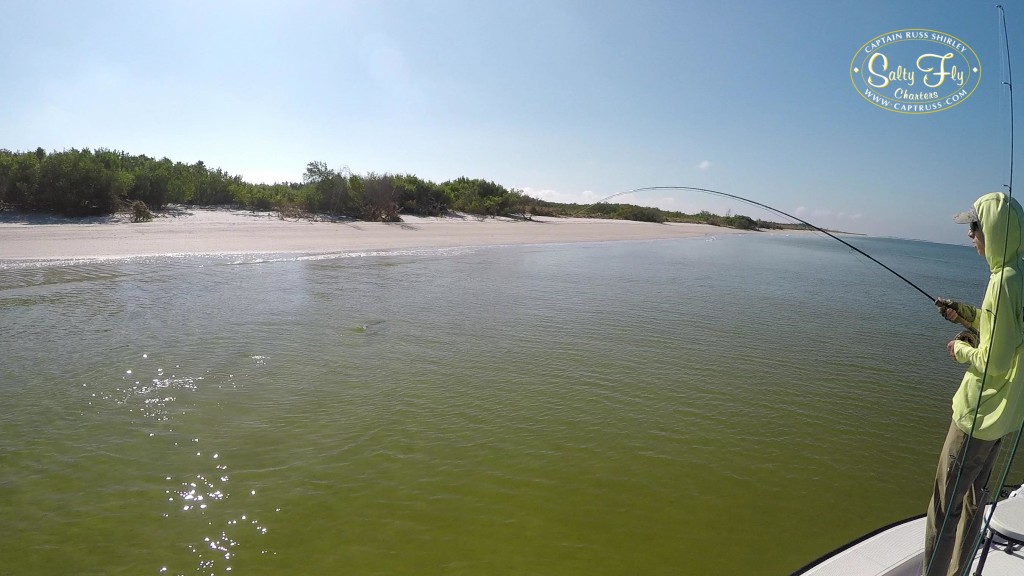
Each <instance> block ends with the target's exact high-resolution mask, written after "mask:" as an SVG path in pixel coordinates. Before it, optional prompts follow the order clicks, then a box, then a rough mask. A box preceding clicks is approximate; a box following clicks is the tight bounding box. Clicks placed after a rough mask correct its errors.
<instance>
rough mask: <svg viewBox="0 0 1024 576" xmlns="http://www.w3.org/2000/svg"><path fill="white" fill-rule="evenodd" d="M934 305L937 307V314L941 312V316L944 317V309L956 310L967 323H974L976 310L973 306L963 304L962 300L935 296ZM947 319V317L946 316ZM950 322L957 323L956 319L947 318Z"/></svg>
mask: <svg viewBox="0 0 1024 576" xmlns="http://www.w3.org/2000/svg"><path fill="white" fill-rule="evenodd" d="M935 305H936V306H938V308H939V314H942V317H943V318H946V311H947V310H952V311H954V312H956V314H957V316H959V317H960V318H962V319H963V320H964V321H965V322H967V323H968V324H973V323H974V316H975V314H976V311H975V309H974V307H973V306H971V305H969V304H964V303H963V302H957V301H955V300H949V299H946V298H936V299H935ZM946 320H949V318H946ZM949 321H950V322H953V323H957V320H949Z"/></svg>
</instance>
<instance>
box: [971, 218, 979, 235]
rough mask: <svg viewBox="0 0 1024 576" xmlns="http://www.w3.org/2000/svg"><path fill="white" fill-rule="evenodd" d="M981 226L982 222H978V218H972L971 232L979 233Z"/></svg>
mask: <svg viewBox="0 0 1024 576" xmlns="http://www.w3.org/2000/svg"><path fill="white" fill-rule="evenodd" d="M979 228H981V222H978V221H977V220H972V221H971V234H977V233H978V229H979Z"/></svg>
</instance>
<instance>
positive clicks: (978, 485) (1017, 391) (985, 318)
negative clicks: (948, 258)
mask: <svg viewBox="0 0 1024 576" xmlns="http://www.w3.org/2000/svg"><path fill="white" fill-rule="evenodd" d="M954 221H955V222H957V223H959V224H968V225H970V230H969V231H968V233H967V237H968V238H970V239H971V241H972V243H973V244H974V248H975V249H976V250H977V251H978V254H979V255H981V256H983V257H984V258H985V260H986V261H987V262H988V267H989V270H990V272H991V274H990V276H989V280H988V288H986V290H985V299H984V301H983V302H982V305H981V307H980V308H976V307H974V306H971V305H969V304H964V303H961V302H954V301H952V300H946V299H943V298H939V299H937V300H936V301H935V305H936V306H938V307H939V312H940V313H941V314H942V315H943V317H944V318H946V320H949V321H950V322H954V323H959V324H962V325H963V326H965V327H966V328H967V329H966V330H964V331H963V332H961V333H960V334H958V335H957V337H956V338H954V339H953V340H950V341H949V343H948V344H947V345H946V351H947V352H948V353H949V355H950V356H951V357H953V358H954V359H955V360H956V361H957V362H959V363H960V364H966V365H967V372H966V373H965V374H964V377H963V380H962V381H961V382H960V388H959V389H958V390H957V392H956V394H955V395H954V396H953V421H952V423H951V424H950V427H949V432H948V433H947V435H946V442H945V445H943V447H942V453H941V454H939V465H938V468H937V470H936V474H935V487H934V490H933V492H932V497H931V503H930V504H929V506H928V524H927V527H926V531H925V548H924V565H923V568H922V574H924V576H952V575H959V574H967V571H968V570H970V565H971V563H972V561H973V559H974V552H975V550H976V549H977V544H978V542H979V541H980V534H979V533H980V531H981V526H982V523H983V520H984V514H979V513H978V508H979V506H984V504H985V502H986V500H987V497H988V492H987V489H986V485H987V484H988V480H989V475H990V474H991V472H992V467H993V464H994V463H995V460H996V455H997V454H998V452H999V446H1000V442H1001V439H1002V438H1003V437H1004V436H1006V435H1008V434H1010V433H1015V432H1016V431H1017V430H1018V429H1019V428H1020V426H1021V422H1022V418H1024V368H1022V369H1021V370H1019V371H1018V363H1019V362H1020V360H1021V356H1022V352H1024V318H1022V310H1024V275H1022V272H1024V263H1022V261H1021V258H1022V257H1024V246H1022V245H1021V241H1022V237H1024V232H1022V229H1021V226H1022V225H1024V210H1022V209H1021V205H1020V204H1019V203H1018V202H1017V200H1016V199H1014V198H1012V197H1009V196H1007V195H1006V194H1003V193H1001V192H993V193H991V194H985V195H984V196H982V197H980V198H978V199H977V200H976V201H975V202H974V205H973V206H972V208H971V209H970V210H968V211H966V212H962V213H960V214H957V215H956V216H955V217H954ZM979 394H980V398H981V400H980V402H979Z"/></svg>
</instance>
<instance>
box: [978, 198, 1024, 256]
mask: <svg viewBox="0 0 1024 576" xmlns="http://www.w3.org/2000/svg"><path fill="white" fill-rule="evenodd" d="M974 209H975V211H977V213H978V220H979V221H980V222H981V231H982V233H983V234H984V235H985V260H987V261H988V267H989V270H991V271H992V272H995V271H996V270H998V269H1000V268H1002V267H1003V266H1004V265H1006V264H1007V263H1009V262H1014V261H1016V260H1019V259H1020V257H1021V252H1022V249H1024V246H1021V225H1022V224H1024V209H1021V206H1020V203H1019V202H1017V199H1016V198H1010V197H1008V196H1007V195H1006V194H1003V193H1002V192H992V193H989V194H985V195H984V196H982V197H981V198H978V199H977V200H976V201H975V202H974Z"/></svg>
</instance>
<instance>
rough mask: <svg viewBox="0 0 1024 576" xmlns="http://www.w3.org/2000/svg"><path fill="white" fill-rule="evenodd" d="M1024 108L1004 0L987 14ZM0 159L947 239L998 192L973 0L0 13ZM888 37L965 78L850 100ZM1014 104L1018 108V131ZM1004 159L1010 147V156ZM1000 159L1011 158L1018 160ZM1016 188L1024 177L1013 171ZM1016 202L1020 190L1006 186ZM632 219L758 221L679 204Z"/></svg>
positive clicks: (118, 7)
mask: <svg viewBox="0 0 1024 576" xmlns="http://www.w3.org/2000/svg"><path fill="white" fill-rule="evenodd" d="M1006 4H1008V6H1007V21H1008V26H1009V28H1010V38H1009V41H1010V47H1011V51H1012V52H1013V53H1014V54H1015V55H1016V56H1018V59H1017V60H1014V61H1013V62H1012V63H1013V64H1014V65H1016V66H1017V67H1018V71H1017V74H1018V81H1017V83H1018V85H1019V86H1020V87H1019V88H1018V98H1017V99H1018V100H1019V99H1020V94H1022V93H1024V58H1019V57H1020V56H1021V55H1024V5H1017V4H1014V3H1012V2H1006ZM0 8H2V12H3V15H4V17H3V18H2V21H0V78H2V79H3V83H2V86H3V89H2V90H0V147H3V148H8V149H11V150H34V149H35V148H36V147H38V146H42V147H43V148H46V149H48V150H54V149H56V150H61V149H66V148H73V147H74V148H83V147H88V148H99V147H104V148H112V149H116V150H124V151H126V152H129V153H132V154H146V155H149V156H153V157H157V158H160V157H165V156H166V157H168V158H170V159H172V160H175V161H182V162H189V163H191V162H195V161H197V160H202V161H204V162H205V163H206V164H207V165H208V166H210V167H219V168H222V169H224V170H226V171H227V172H229V173H232V174H238V175H241V176H242V177H244V178H245V179H246V180H249V181H252V182H274V181H297V180H300V179H301V177H302V173H303V171H304V169H305V166H306V164H307V163H308V162H310V161H312V160H322V161H325V162H327V163H328V164H329V165H330V166H332V167H334V168H341V167H343V166H348V167H350V168H351V169H352V170H353V171H354V172H356V173H366V172H393V173H411V174H416V175H418V176H420V177H422V178H425V179H429V180H433V181H435V182H443V181H445V180H448V179H452V178H457V177H459V176H467V177H471V178H484V179H488V180H493V181H495V182H498V183H500V184H502V185H504V186H507V187H510V188H513V187H514V188H519V189H522V190H525V191H526V192H527V193H529V194H531V195H533V196H536V197H540V198H546V199H551V200H557V201H577V202H588V201H592V200H594V199H597V198H601V197H605V196H608V195H611V194H614V193H616V192H621V191H624V190H629V189H633V188H638V187H643V186H672V185H679V186H696V187H704V188H712V189H716V190H720V191H723V192H727V193H730V194H736V195H739V196H744V197H748V198H751V199H753V200H757V201H759V202H762V203H765V204H769V205H771V206H774V207H776V208H779V209H780V210H783V211H786V212H790V213H795V214H797V215H800V216H801V217H803V218H805V219H807V220H809V221H811V222H812V223H814V224H817V225H819V226H823V227H831V228H838V229H842V230H850V231H856V232H863V233H868V234H874V235H884V236H899V237H909V238H919V239H926V240H934V241H940V242H950V243H959V244H962V243H966V241H967V240H966V235H965V230H964V228H963V227H962V226H958V225H956V224H953V223H952V222H951V215H952V214H953V213H955V212H957V211H960V210H962V209H965V208H966V207H967V206H968V205H969V204H970V203H971V202H972V201H973V200H974V199H975V198H976V197H977V196H978V195H980V194H982V193H984V192H987V191H993V190H1000V189H1003V185H1004V184H1006V183H1007V181H1008V177H1009V169H1008V166H1009V130H1008V126H1009V106H1008V104H1007V102H1008V98H1007V91H1006V89H1005V87H1003V86H1002V84H1001V83H1002V81H1004V80H1005V78H1006V76H1005V73H1004V72H1003V71H1002V69H1001V68H1002V64H1001V62H1002V60H1003V57H1002V56H1001V52H1002V43H1001V38H1000V32H999V26H998V16H997V14H998V13H997V10H996V8H995V2H975V1H972V2H965V1H957V2H952V1H906V2H889V1H887V2H881V1H867V0H858V1H844V0H838V1H830V2H821V1H814V0H802V1H796V0H771V1H768V0H765V1H750V2H729V1H714V2H712V1H707V2H695V1H682V0H679V1H667V2H647V1H628V2H627V1H622V2H610V1H599V0H597V1H594V0H592V1H583V0H581V1H559V0H543V1H531V0H514V1H509V2H496V1H482V2H481V1H473V2H470V1H463V2H454V1H393V2H388V1H375V2H371V1H369V0H367V1H353V2H345V1H325V2H306V1H302V0H291V1H287V2H286V1H281V2H267V1H261V0H247V1H243V2H205V1H203V2H199V1H195V2H185V1H164V2H147V1H140V0H133V1H125V2H104V1H92V2H77V1H66V2H53V1H47V0H39V1H35V2H22V1H15V0H0ZM905 28H927V29H934V30H939V31H942V32H946V33H948V34H950V35H953V36H956V37H958V38H960V39H962V40H964V41H965V42H966V43H967V44H969V45H970V46H971V47H972V48H973V49H974V50H975V52H976V53H977V54H978V57H979V59H980V62H981V64H982V78H981V84H980V86H979V87H978V89H977V91H976V92H975V93H974V94H973V95H972V96H971V97H970V99H969V100H967V101H966V102H964V103H962V104H960V105H959V106H956V107H955V108H953V109H950V110H948V111H943V112H941V113H935V114H923V115H902V114H896V113H892V112H887V111H884V110H881V109H879V108H876V107H874V106H871V105H870V104H868V103H867V102H866V101H865V100H864V99H863V98H862V97H861V96H860V95H859V94H858V93H857V92H856V91H855V90H854V88H853V86H852V84H851V81H850V72H849V68H850V63H851V60H852V59H853V57H854V54H855V53H856V52H857V50H858V48H860V47H861V46H862V45H863V44H864V43H865V42H867V41H868V40H870V39H871V38H872V37H875V36H877V35H879V34H882V33H884V32H887V31H891V30H899V29H905ZM1022 121H1024V106H1020V107H1019V109H1018V110H1017V124H1018V131H1017V132H1018V136H1019V137H1024V130H1020V129H1019V128H1020V124H1021V122H1022ZM1018 139H1020V138H1018ZM1017 151H1018V154H1017V156H1018V160H1020V155H1021V151H1024V141H1022V142H1019V143H1018V145H1017ZM1018 165H1019V168H1020V169H1021V170H1024V162H1018ZM1021 193H1022V194H1024V189H1022V190H1021ZM632 200H633V201H635V202H637V203H646V204H655V205H659V206H661V207H664V208H668V209H678V210H683V211H686V212H695V211H699V210H701V209H709V210H711V211H713V212H718V213H724V212H725V211H726V210H732V211H733V212H734V213H741V214H747V215H750V216H754V217H764V216H766V214H764V213H760V212H758V211H757V210H756V209H754V208H752V207H750V206H748V205H745V204H741V203H736V202H726V201H724V200H722V199H719V198H715V197H711V196H707V195H701V194H697V193H676V194H653V193H645V194H642V195H639V196H636V197H634V198H632Z"/></svg>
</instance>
